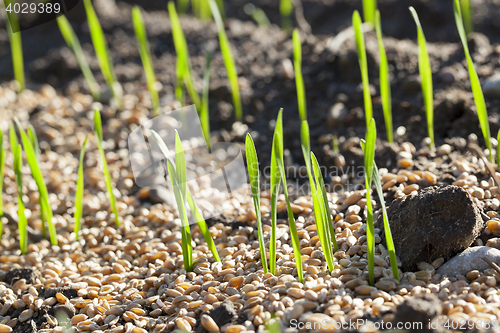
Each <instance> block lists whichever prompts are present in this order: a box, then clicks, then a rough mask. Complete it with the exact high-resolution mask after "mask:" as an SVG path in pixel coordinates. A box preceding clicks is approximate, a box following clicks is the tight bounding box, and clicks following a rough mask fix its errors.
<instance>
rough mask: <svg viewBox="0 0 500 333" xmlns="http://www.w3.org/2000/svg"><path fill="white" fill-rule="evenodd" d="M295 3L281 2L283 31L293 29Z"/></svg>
mask: <svg viewBox="0 0 500 333" xmlns="http://www.w3.org/2000/svg"><path fill="white" fill-rule="evenodd" d="M292 13H293V1H292V0H280V14H281V28H282V29H283V30H290V29H292Z"/></svg>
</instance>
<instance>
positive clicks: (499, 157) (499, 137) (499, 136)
mask: <svg viewBox="0 0 500 333" xmlns="http://www.w3.org/2000/svg"><path fill="white" fill-rule="evenodd" d="M497 166H498V167H500V130H498V134H497Z"/></svg>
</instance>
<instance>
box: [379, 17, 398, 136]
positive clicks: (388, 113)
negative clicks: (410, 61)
mask: <svg viewBox="0 0 500 333" xmlns="http://www.w3.org/2000/svg"><path fill="white" fill-rule="evenodd" d="M375 30H376V32H377V40H378V49H379V54H380V70H379V75H380V97H381V99H382V109H383V111H384V120H385V129H386V131H387V141H388V142H389V143H393V142H394V137H393V129H392V98H391V80H390V77H389V64H388V62H387V55H386V53H385V47H384V42H383V40H382V24H381V22H380V12H379V11H378V10H377V11H376V12H375Z"/></svg>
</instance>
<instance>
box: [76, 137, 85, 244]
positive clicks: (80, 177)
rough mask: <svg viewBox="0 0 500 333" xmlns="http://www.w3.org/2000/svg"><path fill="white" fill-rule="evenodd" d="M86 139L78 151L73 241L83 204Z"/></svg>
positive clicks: (79, 223)
mask: <svg viewBox="0 0 500 333" xmlns="http://www.w3.org/2000/svg"><path fill="white" fill-rule="evenodd" d="M87 142H88V137H87V138H85V141H84V142H83V145H82V149H81V150H80V162H79V163H78V180H77V182H76V193H75V229H74V233H75V239H78V237H79V235H80V229H81V220H82V213H83V208H82V203H83V191H84V187H83V186H84V179H83V163H84V158H85V149H86V147H87Z"/></svg>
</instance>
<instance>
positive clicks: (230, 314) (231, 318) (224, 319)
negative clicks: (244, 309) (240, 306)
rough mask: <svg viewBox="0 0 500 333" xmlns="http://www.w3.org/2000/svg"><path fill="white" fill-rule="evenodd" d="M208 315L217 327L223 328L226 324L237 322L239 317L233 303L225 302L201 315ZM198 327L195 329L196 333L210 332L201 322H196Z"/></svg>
mask: <svg viewBox="0 0 500 333" xmlns="http://www.w3.org/2000/svg"><path fill="white" fill-rule="evenodd" d="M203 314H206V315H209V316H210V317H212V319H213V320H214V321H215V323H216V324H217V326H219V327H222V326H224V325H226V324H229V323H233V322H236V321H237V320H238V315H237V314H236V310H235V309H234V305H233V303H231V302H223V303H222V304H221V305H220V306H218V307H217V308H215V309H212V310H210V311H208V312H202V313H201V314H200V317H201V315H203ZM196 323H197V325H196V328H195V332H196V333H207V332H208V331H207V330H206V329H205V328H204V327H203V326H202V325H201V324H200V321H199V320H197V321H196Z"/></svg>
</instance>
